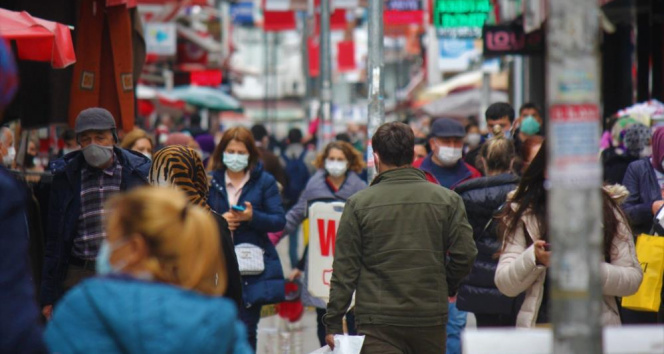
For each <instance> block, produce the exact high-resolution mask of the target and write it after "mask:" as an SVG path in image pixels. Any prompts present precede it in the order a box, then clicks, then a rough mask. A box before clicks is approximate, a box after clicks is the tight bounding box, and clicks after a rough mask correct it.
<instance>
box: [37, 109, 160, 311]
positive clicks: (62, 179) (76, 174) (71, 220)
mask: <svg viewBox="0 0 664 354" xmlns="http://www.w3.org/2000/svg"><path fill="white" fill-rule="evenodd" d="M75 131H76V139H77V140H78V142H79V144H80V145H81V150H80V151H74V152H72V153H70V154H67V155H65V156H64V157H63V158H62V159H60V160H56V161H55V162H53V163H52V164H51V170H52V171H53V175H54V176H53V184H52V186H51V196H50V199H49V209H48V210H49V211H48V222H47V228H46V252H45V262H44V272H43V275H42V276H43V279H42V291H41V303H42V306H43V310H42V313H43V314H44V316H46V317H47V318H49V317H50V316H51V313H52V311H53V304H55V302H56V301H57V300H58V299H59V298H60V297H61V296H62V295H63V294H64V292H65V291H67V290H69V289H71V288H72V287H74V286H75V285H76V284H78V283H79V282H80V281H81V280H83V279H85V278H87V277H91V276H93V275H94V274H95V259H96V257H97V253H98V252H99V248H100V246H101V243H102V241H103V240H104V239H105V238H106V232H105V230H104V226H103V222H102V221H103V215H104V209H103V208H104V203H105V202H106V201H107V200H108V199H109V198H110V197H111V196H112V195H114V194H116V193H118V192H120V191H124V190H128V189H131V188H134V187H138V186H142V185H146V184H148V180H147V175H148V173H149V171H150V160H148V158H147V157H145V156H143V155H142V154H139V153H136V152H132V151H129V150H124V149H120V148H118V147H115V146H114V145H115V144H116V143H117V141H118V139H117V134H116V126H115V120H114V119H113V117H112V116H111V114H110V113H109V112H108V111H107V110H105V109H103V108H89V109H86V110H84V111H82V112H81V113H80V114H79V116H78V118H77V119H76V127H75Z"/></svg>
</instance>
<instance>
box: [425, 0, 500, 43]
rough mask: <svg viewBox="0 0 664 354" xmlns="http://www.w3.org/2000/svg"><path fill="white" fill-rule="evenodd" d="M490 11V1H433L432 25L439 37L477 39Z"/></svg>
mask: <svg viewBox="0 0 664 354" xmlns="http://www.w3.org/2000/svg"><path fill="white" fill-rule="evenodd" d="M491 10H492V6H491V1H490V0H435V5H434V16H433V23H434V25H435V26H436V27H437V28H438V34H439V35H443V36H446V37H466V38H478V37H481V36H482V27H483V26H484V23H485V22H486V20H487V18H488V17H489V13H490V12H491Z"/></svg>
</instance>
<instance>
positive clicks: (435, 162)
mask: <svg viewBox="0 0 664 354" xmlns="http://www.w3.org/2000/svg"><path fill="white" fill-rule="evenodd" d="M465 136H466V129H465V128H464V127H463V125H461V123H459V122H457V121H455V120H453V119H450V118H440V119H437V120H436V121H435V122H433V124H432V125H431V136H430V138H429V145H430V146H431V153H430V154H429V155H428V156H427V157H425V158H424V159H422V160H419V161H415V163H414V164H413V165H414V166H415V167H418V168H419V169H421V170H422V171H424V173H425V174H426V177H427V180H429V182H433V183H436V184H439V185H441V186H443V187H446V188H449V189H454V188H455V187H456V186H458V185H459V184H461V183H462V182H465V181H468V180H471V179H473V178H479V177H482V174H481V173H480V172H479V171H477V170H476V169H475V168H474V167H473V166H471V165H469V164H467V163H465V162H464V161H463V159H462V158H461V157H462V152H463V138H464V137H465ZM448 300H449V301H448V321H447V342H446V346H447V350H446V351H447V353H461V340H460V338H461V331H462V330H463V328H465V327H466V313H465V312H463V311H459V310H458V309H457V307H456V295H454V296H452V297H450V298H449V299H448Z"/></svg>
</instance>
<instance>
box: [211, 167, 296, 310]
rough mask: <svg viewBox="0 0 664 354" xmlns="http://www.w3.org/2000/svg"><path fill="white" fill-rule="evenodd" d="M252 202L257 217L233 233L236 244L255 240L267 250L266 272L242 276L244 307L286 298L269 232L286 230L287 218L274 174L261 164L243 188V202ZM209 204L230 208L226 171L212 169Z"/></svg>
mask: <svg viewBox="0 0 664 354" xmlns="http://www.w3.org/2000/svg"><path fill="white" fill-rule="evenodd" d="M244 202H250V203H251V205H252V207H253V218H252V219H251V221H249V222H243V223H241V224H240V227H239V228H238V229H237V230H235V231H234V232H233V242H234V243H235V245H236V246H237V245H239V244H241V243H251V244H253V245H256V246H258V247H260V248H262V249H263V251H264V252H265V253H264V255H263V260H264V262H265V271H263V273H261V274H259V275H252V276H243V277H242V299H243V306H245V307H247V308H249V307H251V306H253V305H263V304H273V303H278V302H281V301H283V300H284V296H285V294H284V286H285V281H284V273H283V270H282V268H281V261H280V260H279V255H278V254H277V250H276V248H274V245H272V242H271V241H270V239H269V238H268V236H267V233H268V232H277V231H281V230H283V228H284V226H286V217H285V215H284V209H283V207H282V203H281V197H280V196H279V189H278V188H277V182H276V180H275V179H274V177H272V175H271V174H269V173H267V172H265V171H263V165H262V164H260V163H259V164H258V165H257V166H256V167H255V168H254V169H253V170H252V171H251V172H250V177H249V181H248V182H247V184H246V185H245V186H244V187H243V188H242V193H241V194H240V198H239V199H238V204H239V205H244ZM208 204H209V205H210V207H211V208H212V210H214V211H216V212H217V213H219V214H221V215H223V214H224V213H226V212H227V211H229V210H230V205H228V194H227V192H226V173H225V170H223V169H220V170H216V171H214V172H212V185H211V187H210V196H209V197H208Z"/></svg>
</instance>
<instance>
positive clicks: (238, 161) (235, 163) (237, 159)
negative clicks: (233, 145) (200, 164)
mask: <svg viewBox="0 0 664 354" xmlns="http://www.w3.org/2000/svg"><path fill="white" fill-rule="evenodd" d="M223 159H224V160H223V162H224V165H226V167H227V168H228V169H229V170H231V171H233V172H240V171H242V170H244V169H245V168H247V166H248V165H249V155H248V154H229V153H226V152H225V153H224V157H223Z"/></svg>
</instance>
